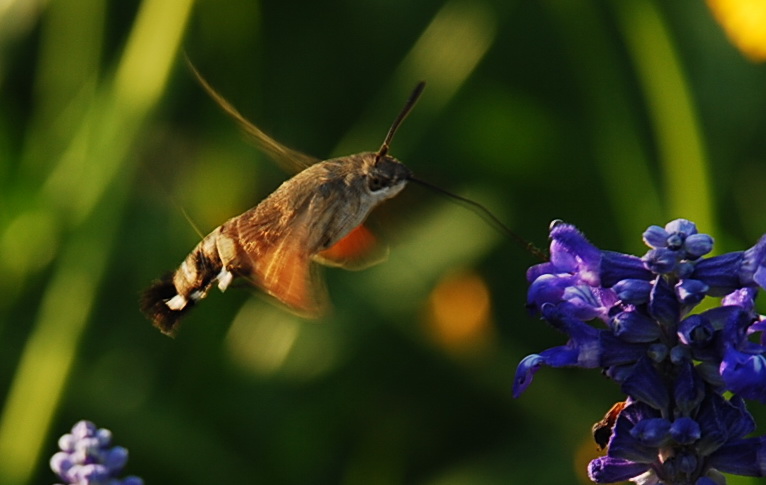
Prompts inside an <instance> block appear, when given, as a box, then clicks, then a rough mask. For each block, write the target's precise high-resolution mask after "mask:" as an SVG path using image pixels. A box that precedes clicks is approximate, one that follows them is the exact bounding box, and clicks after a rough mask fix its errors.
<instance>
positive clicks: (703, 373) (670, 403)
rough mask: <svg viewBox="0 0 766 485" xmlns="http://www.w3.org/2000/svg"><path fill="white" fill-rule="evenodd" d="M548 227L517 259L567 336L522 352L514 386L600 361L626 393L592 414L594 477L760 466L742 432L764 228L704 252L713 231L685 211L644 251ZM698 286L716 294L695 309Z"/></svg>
mask: <svg viewBox="0 0 766 485" xmlns="http://www.w3.org/2000/svg"><path fill="white" fill-rule="evenodd" d="M550 237H551V246H550V261H548V262H545V263H542V264H538V265H535V266H532V267H531V268H530V269H529V270H528V271H527V279H528V280H529V282H530V287H529V293H528V298H527V303H528V306H529V307H530V308H531V309H532V310H533V311H535V312H537V313H538V314H539V315H540V316H541V317H542V318H543V319H544V320H545V321H547V322H548V323H549V324H551V325H552V326H553V327H554V328H556V329H558V330H560V331H562V332H563V333H565V334H566V335H567V336H568V338H569V340H568V341H567V343H566V344H564V345H562V346H559V347H553V348H550V349H547V350H544V351H542V352H540V353H538V354H532V355H529V356H527V357H525V358H524V359H523V360H522V361H521V363H520V364H519V366H518V369H517V371H516V378H515V381H514V389H513V391H514V396H516V397H518V396H519V395H520V394H521V393H522V392H524V390H525V389H526V388H527V387H528V386H529V385H530V384H531V382H532V379H533V376H534V374H535V373H536V372H538V371H539V370H540V369H541V368H543V367H585V368H598V369H602V370H603V372H604V374H605V375H606V376H607V377H609V378H611V379H613V380H614V381H615V382H617V383H618V384H619V385H620V386H621V390H622V392H623V393H624V394H625V395H626V396H627V399H626V400H625V402H623V403H618V405H615V406H614V407H613V408H612V410H610V411H609V413H607V416H606V417H605V419H604V420H602V421H600V422H599V423H596V425H594V436H595V437H596V439H597V441H598V443H599V444H601V446H602V447H604V448H605V449H606V455H605V456H602V457H600V458H597V459H595V460H593V461H592V462H591V463H590V465H589V467H588V473H589V475H590V478H591V479H592V480H593V481H594V482H596V483H612V482H618V481H623V480H630V481H632V482H635V483H639V484H643V485H652V484H657V485H659V484H662V485H722V484H725V483H726V479H725V477H724V475H723V473H731V474H736V475H745V476H757V477H760V476H766V437H747V435H749V434H750V433H752V432H753V431H754V430H755V422H754V420H753V418H752V416H751V415H750V413H749V412H748V410H747V407H746V406H745V401H744V399H755V400H757V401H760V402H761V403H766V384H765V383H766V333H765V332H764V329H766V318H764V317H763V316H762V315H759V314H758V313H756V311H755V298H756V296H757V293H758V288H766V235H765V236H763V237H761V239H760V241H758V243H757V244H756V245H755V246H753V247H752V248H750V249H748V250H746V251H739V252H733V253H727V254H723V255H720V256H713V257H708V258H705V256H706V255H707V254H708V253H710V252H711V251H712V249H713V238H712V237H710V236H709V235H707V234H700V233H698V232H697V227H696V225H695V224H694V223H693V222H690V221H687V220H685V219H677V220H675V221H672V222H670V223H668V224H666V225H665V227H660V226H651V227H649V228H648V229H647V230H646V231H645V232H644V234H643V240H644V242H645V243H646V244H647V246H649V248H650V249H649V251H648V252H647V253H646V254H645V255H644V256H643V257H637V256H632V255H628V254H622V253H618V252H612V251H603V250H600V249H598V248H596V247H595V246H593V245H592V244H591V243H590V242H588V240H587V239H586V238H585V237H584V236H583V235H582V234H581V233H580V232H579V231H578V230H577V229H576V228H575V227H574V226H572V225H569V224H565V223H562V222H559V221H557V222H555V223H554V224H552V225H551V231H550ZM708 296H712V297H723V298H721V300H720V305H718V306H708V308H709V309H707V310H705V311H696V312H695V308H696V307H697V305H698V304H699V303H701V302H702V301H703V300H704V299H705V298H706V297H708ZM607 436H608V437H607Z"/></svg>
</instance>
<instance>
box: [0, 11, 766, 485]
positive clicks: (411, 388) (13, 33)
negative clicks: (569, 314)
mask: <svg viewBox="0 0 766 485" xmlns="http://www.w3.org/2000/svg"><path fill="white" fill-rule="evenodd" d="M184 52H185V53H186V54H187V55H188V56H189V57H190V58H191V59H192V61H193V62H194V63H195V65H196V66H197V68H198V69H199V70H200V71H201V72H202V73H203V74H204V75H205V76H206V77H207V78H208V80H209V81H210V82H211V83H212V84H213V86H215V87H216V88H217V89H218V90H219V91H220V92H221V93H222V94H223V95H224V96H226V97H227V98H228V99H230V100H231V101H232V102H233V103H234V104H235V105H236V106H237V107H238V108H239V109H240V111H242V112H243V113H244V114H245V115H246V116H247V117H249V118H250V119H251V120H253V121H254V122H255V123H256V124H258V125H259V126H260V127H262V128H263V129H264V130H265V131H267V132H268V133H270V134H272V135H273V136H274V137H276V138H277V139H278V140H280V141H282V142H283V143H285V144H287V145H289V146H291V147H293V148H296V149H299V150H302V151H304V152H306V153H309V154H312V155H315V156H317V157H320V158H328V157H330V156H338V155H344V154H349V153H353V152H358V151H364V150H375V149H377V147H378V146H379V144H380V142H381V141H382V138H383V136H384V134H385V132H386V130H387V129H388V126H389V124H390V122H391V121H392V120H393V117H394V116H395V114H396V113H397V112H398V110H399V109H400V108H401V106H402V104H403V102H404V100H405V98H406V96H407V94H408V93H409V91H410V90H411V89H412V87H413V86H414V85H415V83H416V82H417V81H418V80H421V79H424V80H426V81H427V82H428V86H427V88H426V91H425V93H424V96H423V98H422V99H421V102H420V103H419V104H418V106H417V107H416V109H415V111H414V112H413V113H412V115H411V116H410V118H408V120H407V121H406V123H405V124H404V125H403V126H402V129H401V130H400V132H399V134H398V135H397V138H396V139H395V140H394V143H393V147H392V154H394V155H395V156H397V157H398V158H399V159H401V160H402V161H404V162H405V163H406V164H408V165H409V167H410V168H412V170H413V171H414V172H415V173H416V174H417V175H418V176H420V177H421V178H425V179H427V180H429V181H431V182H434V183H436V184H439V185H441V186H443V187H445V188H448V189H450V190H453V191H455V192H457V193H460V194H462V195H464V196H467V197H471V198H473V199H475V200H477V201H480V202H481V203H483V204H485V205H487V206H488V207H490V208H491V209H492V210H493V211H494V212H495V213H496V214H497V215H498V217H499V218H500V219H502V220H503V221H505V222H506V223H507V224H508V225H509V226H511V227H512V228H513V229H514V230H515V231H516V232H518V233H519V234H521V235H523V236H524V237H526V238H528V239H530V240H532V241H534V242H535V243H536V244H538V245H540V246H544V245H545V244H546V235H547V226H548V223H549V222H550V221H551V220H552V219H556V218H559V219H564V220H566V221H569V222H572V223H574V224H576V225H577V226H579V227H580V228H581V229H582V230H584V231H585V232H586V234H587V235H588V237H589V238H590V239H591V241H593V242H594V243H595V244H597V245H598V246H600V247H602V248H609V249H614V250H621V251H626V252H637V253H641V252H643V249H642V244H641V241H640V235H641V232H642V231H643V229H644V228H645V227H646V226H647V225H649V224H664V223H665V222H667V221H669V220H671V219H672V218H675V217H680V216H683V217H686V218H689V219H692V220H694V221H696V222H697V223H698V225H699V227H700V230H702V231H703V232H708V233H711V234H713V236H714V237H715V238H716V241H717V243H718V246H717V250H718V251H719V252H723V251H730V250H737V249H742V248H745V247H749V246H750V245H752V244H753V243H754V242H755V240H756V239H757V238H758V237H759V235H760V234H761V233H763V232H764V231H765V230H766V211H764V210H763V208H764V207H766V191H765V190H763V184H764V182H766V165H764V162H765V160H764V158H765V157H766V136H764V133H766V119H765V118H764V114H766V83H765V82H764V81H766V70H765V69H764V67H763V65H762V64H758V63H756V62H753V61H750V60H748V59H747V58H746V57H745V56H744V55H743V54H742V53H740V52H739V51H738V50H737V49H736V48H735V47H734V46H732V45H731V44H730V43H729V41H728V40H727V37H726V35H725V34H724V32H723V30H722V28H721V27H720V26H719V25H718V24H717V23H716V22H715V20H714V18H713V16H712V15H711V12H710V11H709V10H708V8H707V7H706V6H705V5H704V4H702V3H700V2H697V1H691V0H680V1H673V2H662V1H659V0H657V1H651V0H621V1H591V0H545V1H507V0H447V1H444V0H423V1H419V2H405V1H399V0H393V1H392V0H385V1H383V0H376V1H370V2H355V1H334V2H316V1H306V0H298V1H292V2H276V1H266V2H260V3H259V2H253V1H246V0H227V1H214V0H200V1H198V2H196V3H193V2H192V1H191V0H146V1H143V2H137V1H133V2H116V1H115V2H109V1H106V0H66V1H64V0H52V1H49V2H47V1H42V0H15V1H14V0H9V1H5V2H0V93H1V96H2V97H1V98H0V345H1V346H2V347H1V348H2V352H0V403H1V404H2V408H0V413H1V414H0V483H2V484H27V483H29V484H31V483H41V484H42V483H52V482H53V481H54V480H55V478H54V477H53V475H52V473H51V472H50V470H49V467H48V464H47V461H48V458H49V457H50V455H52V454H53V453H54V452H55V451H56V440H57V437H58V436H59V435H61V434H62V433H64V432H66V431H67V430H68V429H69V428H70V427H71V425H72V424H74V422H75V421H77V420H78V419H82V418H87V419H90V420H93V421H95V422H96V423H97V424H98V425H99V426H103V427H107V428H110V429H111V430H112V431H113V433H114V435H115V438H116V442H117V443H119V444H121V445H124V446H126V447H128V448H129V449H130V453H131V458H130V462H129V464H128V467H127V470H126V471H127V472H128V473H133V474H138V475H141V476H142V477H143V478H144V479H145V480H146V483H147V484H158V483H184V484H189V485H191V484H210V483H216V484H218V483H225V484H242V483H267V484H346V485H350V484H373V485H375V484H400V483H408V484H428V485H447V484H449V485H458V484H478V485H482V484H500V483H503V484H505V483H552V484H559V483H586V482H587V479H586V478H585V476H584V469H585V465H586V463H587V461H588V460H589V459H590V458H592V457H593V456H594V455H595V445H594V444H593V442H592V441H591V438H590V436H589V430H590V426H591V424H592V423H593V422H595V421H597V420H598V419H599V418H600V417H601V416H602V415H603V414H604V412H606V411H607V409H609V407H610V406H611V404H613V403H614V402H615V401H617V400H619V398H620V395H619V391H618V389H617V388H616V386H614V385H613V384H612V383H610V382H609V381H607V380H605V379H603V378H602V377H601V376H600V375H599V373H598V372H595V371H591V372H585V371H580V370H555V371H554V370H544V371H542V372H541V373H540V374H538V376H537V379H536V381H535V383H534V385H532V386H531V388H530V389H529V390H528V392H527V393H526V394H524V395H523V396H522V398H521V399H518V400H514V399H512V398H511V385H512V379H513V375H514V370H515V366H516V364H517V363H518V361H519V360H520V359H521V358H523V357H524V356H525V355H527V354H529V353H533V352H537V351H539V350H542V349H543V348H547V347H551V346H554V345H559V344H561V343H562V342H563V336H562V335H559V334H557V333H555V332H554V331H553V330H551V329H550V328H548V327H547V326H546V325H544V324H543V323H542V322H540V321H539V320H537V319H536V318H534V317H531V316H529V315H528V314H527V313H526V312H525V309H524V301H525V291H526V290H525V289H526V282H525V279H524V271H525V270H526V268H527V267H528V266H529V265H531V264H534V263H535V262H536V260H535V258H534V257H533V256H531V255H530V254H528V253H526V252H525V251H523V250H522V249H520V248H519V247H517V246H515V245H514V244H513V243H512V242H510V241H508V240H507V239H504V238H503V237H502V236H501V235H499V234H498V233H497V232H495V231H493V230H492V228H490V227H488V225H487V224H486V223H484V222H483V221H482V220H481V219H480V218H479V217H477V216H476V215H475V214H473V213H471V212H469V211H467V210H466V209H465V208H463V207H460V206H458V205H456V204H453V203H451V202H449V201H446V200H445V199H443V198H441V197H439V196H438V195H436V194H433V193H431V192H429V191H427V190H425V189H423V188H421V187H418V186H411V187H409V188H407V189H406V191H405V193H404V194H402V195H401V196H400V197H398V198H397V199H396V200H393V201H391V202H390V203H387V204H386V206H385V207H383V208H382V210H380V211H378V212H379V213H378V214H377V217H376V220H375V223H376V227H378V229H379V233H381V234H382V235H383V237H384V238H385V239H387V240H388V241H390V243H391V246H392V249H391V254H390V257H389V260H388V261H387V262H386V263H384V264H382V265H380V266H377V267H375V268H372V269H369V270H366V271H364V272H356V273H353V272H344V271H340V270H328V271H326V272H325V275H326V277H327V285H328V288H329V290H330V293H331V295H332V300H333V302H334V307H335V309H334V313H333V314H332V315H331V316H330V317H328V318H326V319H324V320H323V321H321V322H319V323H316V322H310V321H303V320H300V319H297V318H295V317H293V316H291V315H290V314H287V313H285V312H283V311H282V310H279V309H277V308H275V307H273V306H272V305H270V304H269V303H268V302H266V301H264V300H263V299H262V298H261V297H259V296H258V295H257V294H254V293H255V292H252V291H248V290H246V289H244V290H243V289H233V290H231V291H228V292H227V293H226V294H224V295H221V294H220V293H218V292H217V291H214V292H212V294H211V295H210V296H209V298H208V299H207V300H206V301H205V302H204V303H203V304H201V305H200V306H199V308H198V309H197V310H195V312H194V313H192V314H191V315H190V316H189V317H188V319H187V320H186V322H185V325H184V328H183V330H182V332H181V334H180V336H179V337H178V338H176V339H175V340H172V339H169V338H167V337H164V336H163V335H161V334H160V333H159V332H158V331H157V330H156V329H154V328H153V327H152V326H151V325H150V323H149V322H148V321H147V320H145V319H144V318H143V316H142V315H141V314H140V313H139V311H138V305H137V299H138V296H137V295H138V293H139V291H140V290H141V289H142V288H143V287H145V286H146V285H147V284H148V283H149V282H150V281H151V280H152V279H153V278H155V277H157V276H159V275H160V274H161V273H163V272H164V271H167V270H170V269H172V268H174V267H175V266H176V265H177V264H178V263H180V261H181V260H182V259H183V258H184V257H185V255H186V253H187V252H188V251H189V250H190V249H191V248H192V247H193V246H194V245H195V244H196V242H197V241H198V239H199V236H198V234H197V233H196V232H195V229H194V228H193V227H192V224H190V223H189V220H187V216H186V215H187V214H188V219H190V220H191V221H193V223H194V225H196V226H197V227H199V228H200V230H201V231H202V232H207V231H209V230H211V229H212V228H214V227H215V226H217V225H218V224H220V223H222V222H223V221H224V220H226V219H227V218H229V217H231V216H233V215H236V214H238V213H241V212H243V211H244V210H246V209H248V208H249V207H251V206H253V205H255V204H256V203H257V202H258V201H259V200H260V199H262V198H263V197H264V196H265V195H267V194H268V193H269V192H270V191H271V190H273V189H274V188H275V187H276V186H277V185H278V184H279V183H280V182H281V181H282V180H284V179H285V178H286V177H287V176H288V175H289V174H286V173H284V172H282V171H281V170H280V169H279V168H277V167H276V166H274V165H273V164H272V163H271V162H270V161H269V160H268V159H266V158H265V157H264V156H262V155H261V154H260V153H258V152H257V151H256V150H255V149H254V148H253V147H252V146H251V145H250V144H248V143H247V141H245V140H244V138H243V136H242V135H241V133H240V132H239V131H238V129H237V128H236V126H235V124H234V123H233V122H232V121H231V120H230V119H228V118H227V117H226V116H225V115H224V114H223V113H222V112H221V111H220V110H219V109H218V108H217V107H216V106H215V105H214V103H213V102H212V101H211V100H210V99H209V98H208V97H207V96H206V95H205V93H204V92H203V91H202V90H201V89H200V87H199V86H198V85H197V84H196V82H195V81H194V79H193V76H192V75H191V73H190V71H189V70H188V69H187V68H186V66H185V63H184ZM753 412H754V413H755V414H756V415H760V418H761V420H762V421H763V419H766V413H764V412H763V409H761V407H759V406H754V407H753ZM731 483H755V482H754V481H753V482H750V481H748V480H739V481H732V482H731Z"/></svg>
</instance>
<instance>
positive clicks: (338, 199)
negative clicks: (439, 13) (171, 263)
mask: <svg viewBox="0 0 766 485" xmlns="http://www.w3.org/2000/svg"><path fill="white" fill-rule="evenodd" d="M192 71H193V72H194V74H195V75H196V76H197V78H198V80H199V81H200V83H201V85H202V86H203V88H204V89H205V90H206V91H207V92H208V94H210V95H211V97H212V98H213V99H214V100H215V101H216V102H217V103H218V104H219V105H220V106H221V107H222V108H223V109H224V111H226V112H227V113H228V114H229V115H231V116H232V117H233V118H234V119H235V120H236V121H237V122H238V123H239V125H240V126H241V127H242V128H243V129H244V131H245V132H247V133H248V134H249V135H250V136H252V138H253V139H254V141H255V142H256V144H257V145H258V146H259V147H260V148H261V149H262V150H264V151H266V152H267V153H268V154H270V155H272V156H273V157H275V158H277V159H279V160H283V161H285V160H287V161H288V163H292V164H295V165H298V166H301V167H304V168H303V170H302V171H300V172H299V173H298V174H297V175H295V176H294V177H292V178H290V179H289V180H287V181H286V182H284V183H283V184H282V185H281V186H279V187H278V188H277V189H276V190H275V191H274V192H273V193H272V194H271V195H269V196H268V197H266V198H265V199H264V200H263V201H262V202H260V203H259V204H258V205H257V206H255V207H253V208H252V209H250V210H248V211H246V212H244V213H242V214H240V215H238V216H235V217H232V218H231V219H229V220H227V221H226V222H224V223H223V224H221V225H220V226H218V227H217V228H215V229H214V230H213V231H212V232H211V233H210V234H208V235H207V236H205V237H204V238H203V239H202V240H201V241H200V242H199V244H197V246H196V247H195V248H194V249H193V250H192V251H191V252H190V253H189V255H188V256H187V257H186V259H185V260H184V261H183V262H182V263H181V265H180V266H179V267H178V269H176V270H175V272H172V273H168V274H166V275H165V276H164V277H163V278H161V279H160V280H158V281H155V282H154V284H153V285H152V286H151V287H150V288H149V289H147V290H146V291H145V292H144V293H143V295H142V298H141V309H142V311H143V312H144V313H145V314H146V315H147V316H148V317H149V318H150V319H151V320H152V322H153V324H154V325H155V326H156V327H157V328H159V329H160V331H162V332H163V333H165V334H167V335H171V336H173V335H175V333H176V332H177V331H178V327H179V319H180V318H181V317H182V316H184V315H185V314H186V313H187V312H188V311H189V310H190V309H191V308H193V307H194V305H195V304H196V303H197V302H199V301H200V300H201V299H203V298H204V297H205V296H206V295H207V293H208V291H209V290H210V289H211V288H212V287H213V285H217V286H218V288H219V289H220V290H221V291H224V290H226V288H227V287H228V286H229V285H230V284H231V283H232V281H233V280H234V279H236V278H241V279H243V280H246V281H247V282H249V283H250V284H252V285H254V286H256V287H258V288H259V289H261V290H262V291H263V292H265V293H266V294H268V295H271V296H272V297H274V298H275V299H276V300H278V301H279V302H281V303H282V304H284V305H285V306H287V307H288V308H289V309H291V310H292V311H294V312H295V313H297V314H299V315H302V316H306V317H317V316H319V315H321V314H322V313H323V312H324V310H325V307H326V303H325V302H326V300H327V299H326V295H325V291H324V287H323V285H322V284H321V282H320V281H318V275H317V272H316V268H315V264H314V263H320V264H323V265H330V266H340V267H345V268H351V269H355V268H357V267H359V266H362V265H364V264H366V263H369V261H365V259H364V257H363V256H360V255H359V254H355V253H356V252H355V248H357V247H358V246H359V245H361V244H365V242H366V241H367V240H368V239H369V238H370V237H371V236H370V235H369V233H368V232H366V229H365V228H364V226H362V223H363V222H364V221H365V219H366V218H367V216H368V214H369V213H370V211H372V210H373V209H374V208H375V207H376V206H377V205H378V204H380V203H381V202H383V201H384V200H386V199H390V198H391V197H394V196H395V195H397V194H398V193H399V192H400V191H401V190H402V189H403V188H404V186H405V185H406V184H407V182H408V181H409V180H411V179H412V173H411V172H410V170H409V169H408V168H407V167H406V166H404V165H403V164H402V163H401V162H400V161H399V160H397V159H396V158H394V157H392V156H390V155H389V154H388V150H389V144H390V143H391V139H392V138H393V136H394V134H395V132H396V130H397V128H398V127H399V125H400V124H401V122H402V121H404V118H405V117H406V116H407V114H408V113H409V112H410V110H411V109H412V107H413V106H414V105H415V102H416V101H417V99H418V97H419V96H420V94H421V93H422V91H423V88H424V87H425V83H423V82H421V83H419V84H418V85H417V86H416V88H415V90H414V91H413V92H412V95H411V96H410V98H409V99H408V101H407V103H406V104H405V106H404V108H403V109H402V111H401V112H400V113H399V115H398V116H397V117H396V119H395V120H394V122H393V124H392V125H391V128H390V129H389V131H388V133H387V135H386V137H385V139H384V141H383V144H382V145H381V147H380V148H379V149H378V151H376V152H363V153H358V154H355V155H349V156H345V157H340V158H333V159H329V160H325V161H319V160H317V159H314V158H313V157H310V156H307V155H304V154H303V153H300V152H297V151H295V150H292V149H290V148H287V147H285V146H283V145H281V144H280V143H279V142H277V141H276V140H274V139H272V138H271V137H269V136H268V135H266V134H265V133H264V132H262V131H261V130H260V129H258V128H257V127H256V126H254V125H253V124H252V123H250V122H249V121H248V120H247V119H245V118H244V117H243V116H242V115H241V114H240V113H239V112H238V111H237V110H236V108H234V107H233V106H232V105H231V104H230V103H229V102H228V101H227V100H226V99H224V98H223V97H222V96H221V95H219V94H218V93H217V92H216V91H215V90H214V89H213V88H212V87H211V86H210V85H209V84H208V83H207V82H206V81H205V80H204V78H202V76H201V75H200V74H199V73H198V72H197V71H196V70H195V69H194V68H193V67H192Z"/></svg>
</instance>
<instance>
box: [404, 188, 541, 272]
mask: <svg viewBox="0 0 766 485" xmlns="http://www.w3.org/2000/svg"><path fill="white" fill-rule="evenodd" d="M410 181H412V182H416V183H418V184H420V185H422V186H424V187H428V188H429V189H431V190H433V191H435V192H438V193H440V194H442V195H444V196H447V197H450V198H452V199H455V200H457V201H458V202H462V203H463V204H466V205H467V206H469V208H470V209H471V210H473V211H474V212H476V213H477V214H478V215H479V216H480V217H481V218H482V219H484V220H485V221H487V222H489V224H490V225H491V226H494V228H495V229H497V230H498V231H500V232H501V233H503V234H505V235H506V236H507V237H508V238H510V239H511V240H512V241H514V242H515V243H517V244H518V245H520V246H521V247H523V248H524V250H525V251H529V252H530V253H532V254H533V255H535V256H536V257H537V258H539V259H540V260H542V261H548V255H547V254H545V251H543V250H542V249H540V248H538V247H537V246H535V245H534V244H532V243H531V242H529V241H527V240H526V239H524V238H523V237H521V236H519V235H518V234H516V233H515V232H513V231H511V229H510V228H509V227H508V226H506V225H505V224H503V223H502V222H501V221H500V219H498V218H497V216H495V215H494V214H493V213H492V212H490V210H489V209H487V208H486V207H484V206H483V205H481V204H480V203H478V202H476V201H474V200H471V199H468V198H466V197H463V196H460V195H457V194H453V193H452V192H450V191H448V190H445V189H443V188H441V187H439V186H437V185H434V184H432V183H430V182H426V181H425V180H422V179H418V178H415V177H411V178H410Z"/></svg>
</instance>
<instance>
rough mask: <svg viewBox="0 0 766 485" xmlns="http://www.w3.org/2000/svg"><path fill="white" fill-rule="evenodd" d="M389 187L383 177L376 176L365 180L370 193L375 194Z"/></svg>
mask: <svg viewBox="0 0 766 485" xmlns="http://www.w3.org/2000/svg"><path fill="white" fill-rule="evenodd" d="M388 186H389V183H388V179H385V178H383V177H380V176H377V175H371V176H370V177H369V178H368V179H367V187H368V188H369V189H370V192H377V191H379V190H382V189H385V188H386V187H388Z"/></svg>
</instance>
